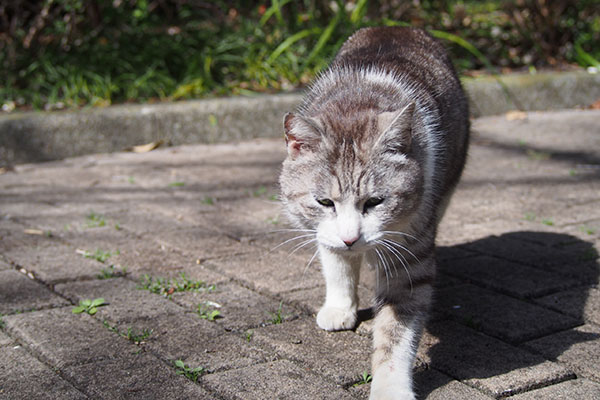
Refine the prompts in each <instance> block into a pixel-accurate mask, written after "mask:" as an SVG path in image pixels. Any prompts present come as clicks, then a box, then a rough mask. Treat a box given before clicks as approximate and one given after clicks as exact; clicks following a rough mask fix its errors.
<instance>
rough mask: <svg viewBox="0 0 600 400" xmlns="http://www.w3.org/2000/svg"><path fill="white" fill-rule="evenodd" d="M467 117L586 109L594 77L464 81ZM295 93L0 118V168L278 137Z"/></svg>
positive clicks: (596, 84) (599, 90) (595, 94)
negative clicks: (156, 146)
mask: <svg viewBox="0 0 600 400" xmlns="http://www.w3.org/2000/svg"><path fill="white" fill-rule="evenodd" d="M464 86H465V89H466V90H467V93H468V96H469V99H470V103H471V113H472V115H473V116H474V117H480V116H484V115H494V114H501V113H504V112H506V111H509V110H517V109H520V110H522V111H532V110H551V109H564V108H573V107H587V106H589V105H590V104H591V103H593V102H594V101H596V100H598V99H599V98H600V74H589V73H587V72H584V71H577V72H567V73H539V74H536V75H523V74H518V75H517V74H515V75H506V76H501V77H497V78H496V77H482V78H474V79H473V78H466V79H464ZM301 97H302V94H301V93H291V94H278V95H264V96H257V97H236V98H222V99H208V100H192V101H182V102H176V103H162V104H152V105H118V106H113V107H108V108H104V109H90V110H81V111H69V112H52V113H43V112H31V113H15V114H10V115H2V116H0V166H3V165H4V166H6V165H11V164H18V163H25V162H37V161H48V160H56V159H62V158H65V157H72V156H77V155H83V154H91V153H105V152H113V151H121V150H123V149H125V148H127V147H130V146H134V145H139V144H144V143H149V142H153V141H157V140H163V141H165V142H167V143H171V144H173V145H181V144H190V143H215V142H226V141H235V140H243V139H251V138H256V137H277V136H280V135H281V118H282V116H283V114H284V113H285V112H287V111H290V110H293V109H294V108H295V107H296V105H297V104H298V103H299V102H300V99H301Z"/></svg>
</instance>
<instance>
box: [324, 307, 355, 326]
mask: <svg viewBox="0 0 600 400" xmlns="http://www.w3.org/2000/svg"><path fill="white" fill-rule="evenodd" d="M317 325H319V327H320V328H321V329H325V330H326V331H340V330H344V329H352V328H354V326H355V325H356V310H348V309H344V308H334V307H323V308H321V310H320V311H319V313H318V314H317Z"/></svg>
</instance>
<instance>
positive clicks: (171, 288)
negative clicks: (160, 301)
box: [138, 273, 216, 298]
mask: <svg viewBox="0 0 600 400" xmlns="http://www.w3.org/2000/svg"><path fill="white" fill-rule="evenodd" d="M138 288H139V289H143V290H148V291H149V292H151V293H154V294H159V295H161V296H165V297H169V298H170V297H171V295H172V294H173V293H176V292H188V291H208V292H210V291H213V290H215V289H216V286H215V285H209V284H207V283H206V282H204V281H201V280H193V279H190V278H188V277H187V276H186V275H185V273H181V274H180V275H179V277H177V278H172V279H171V278H156V277H151V276H150V275H148V274H145V275H144V276H143V277H142V279H141V281H140V284H139V286H138Z"/></svg>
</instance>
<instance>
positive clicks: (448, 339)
mask: <svg viewBox="0 0 600 400" xmlns="http://www.w3.org/2000/svg"><path fill="white" fill-rule="evenodd" d="M423 340H424V342H425V344H426V345H427V347H428V356H429V357H430V361H429V363H430V365H433V366H435V367H436V368H437V369H439V370H441V371H442V372H444V373H445V374H447V375H449V376H452V377H455V378H457V379H459V380H460V381H463V382H465V383H467V384H469V385H470V386H474V387H476V388H478V389H480V390H482V391H483V392H485V393H487V394H488V395H491V396H493V397H500V396H507V395H511V394H515V393H519V392H523V391H527V390H529V389H532V388H534V387H536V386H538V385H549V384H552V383H556V382H560V381H563V380H566V379H570V378H571V377H573V373H572V372H571V371H570V370H569V369H568V368H566V367H564V366H562V365H560V364H556V363H552V362H550V361H546V360H545V359H544V358H542V357H541V356H539V355H535V354H533V353H530V352H527V351H522V350H520V349H519V348H517V347H513V346H511V345H509V344H506V343H504V342H501V341H498V340H496V339H494V338H491V337H488V336H485V335H483V334H480V333H477V332H475V331H473V330H471V329H469V328H467V327H464V326H461V325H458V324H455V323H453V322H448V323H440V324H434V325H432V326H430V327H429V328H428V333H427V334H426V335H425V337H424V338H423Z"/></svg>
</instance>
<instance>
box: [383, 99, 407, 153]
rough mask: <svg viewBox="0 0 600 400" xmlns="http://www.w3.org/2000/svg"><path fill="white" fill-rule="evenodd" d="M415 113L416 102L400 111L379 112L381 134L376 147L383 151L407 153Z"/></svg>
mask: <svg viewBox="0 0 600 400" xmlns="http://www.w3.org/2000/svg"><path fill="white" fill-rule="evenodd" d="M414 113H415V103H410V104H409V105H407V106H406V107H404V108H402V109H401V110H399V111H390V112H384V113H381V114H379V115H378V120H377V128H378V130H379V132H380V136H379V138H378V139H377V142H376V144H375V147H379V148H380V149H381V150H383V151H394V152H400V153H407V152H408V151H409V150H410V145H411V140H412V128H413V115H414Z"/></svg>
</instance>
